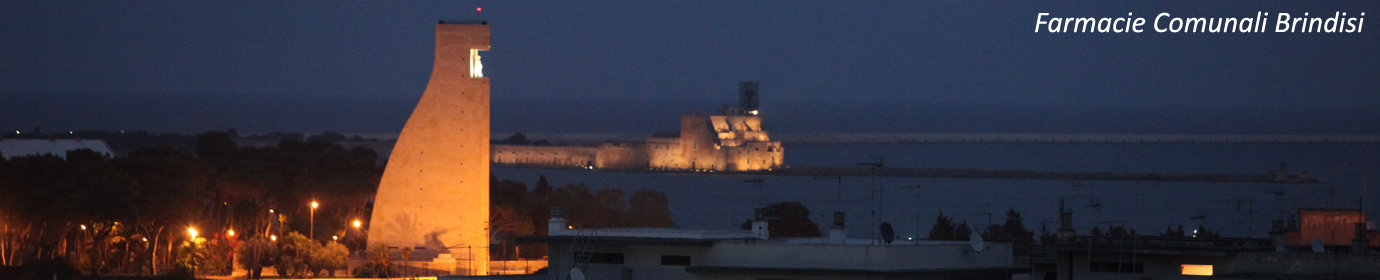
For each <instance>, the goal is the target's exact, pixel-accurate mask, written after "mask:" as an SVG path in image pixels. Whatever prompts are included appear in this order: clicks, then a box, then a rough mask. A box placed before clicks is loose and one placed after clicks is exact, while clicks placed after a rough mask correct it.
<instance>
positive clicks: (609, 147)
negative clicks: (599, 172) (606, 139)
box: [594, 143, 650, 169]
mask: <svg viewBox="0 0 1380 280" xmlns="http://www.w3.org/2000/svg"><path fill="white" fill-rule="evenodd" d="M596 152H597V154H596V156H595V161H594V166H595V167H596V168H599V169H642V168H647V167H648V164H649V163H650V162H649V161H648V159H647V146H646V145H642V144H632V143H604V144H600V145H599V148H598V149H597V151H596Z"/></svg>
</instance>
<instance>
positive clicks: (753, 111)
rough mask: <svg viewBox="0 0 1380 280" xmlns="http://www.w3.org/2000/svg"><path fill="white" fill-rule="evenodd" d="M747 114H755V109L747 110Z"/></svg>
mask: <svg viewBox="0 0 1380 280" xmlns="http://www.w3.org/2000/svg"><path fill="white" fill-rule="evenodd" d="M748 114H753V115H757V110H752V111H748Z"/></svg>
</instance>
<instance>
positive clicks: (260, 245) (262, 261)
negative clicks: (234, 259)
mask: <svg viewBox="0 0 1380 280" xmlns="http://www.w3.org/2000/svg"><path fill="white" fill-rule="evenodd" d="M273 243H274V242H273V241H269V240H267V239H264V238H254V239H250V240H246V241H244V242H242V243H240V245H239V247H236V248H235V255H236V256H239V263H240V266H242V267H244V268H245V269H246V270H249V278H252V279H260V278H262V277H263V271H264V267H266V266H272V265H273V264H274V263H275V262H276V261H277V257H278V246H276V245H274V244H273Z"/></svg>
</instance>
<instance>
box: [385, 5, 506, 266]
mask: <svg viewBox="0 0 1380 280" xmlns="http://www.w3.org/2000/svg"><path fill="white" fill-rule="evenodd" d="M488 49H489V26H488V25H487V24H485V23H482V22H477V23H449V22H441V23H440V24H437V25H436V58H435V61H434V62H433V63H434V64H433V65H432V68H431V80H430V81H429V82H428V83H427V86H426V91H425V92H423V93H422V99H421V100H420V101H418V102H417V108H416V109H414V110H413V111H412V116H411V117H409V118H408V119H407V124H406V125H405V126H403V130H402V133H401V134H400V135H399V136H398V142H397V144H396V145H395V146H394V148H393V154H392V156H390V157H389V159H388V166H387V168H386V169H385V170H384V172H383V179H382V180H381V181H380V182H379V190H378V196H377V197H375V199H374V211H373V217H372V219H371V220H370V225H369V244H370V245H373V244H379V243H383V244H387V245H388V246H389V247H392V248H393V249H396V248H402V247H413V248H416V249H417V250H416V251H417V252H418V253H422V252H427V253H431V252H434V253H435V254H436V259H437V260H438V261H435V263H433V264H430V265H428V267H430V268H433V269H435V268H438V267H439V268H441V269H440V270H450V271H451V273H454V274H460V275H485V274H488V260H489V250H488V247H489V235H488V223H489V79H488V78H484V75H483V73H481V72H480V71H481V70H480V69H482V68H481V67H482V66H481V64H480V63H479V51H484V50H488ZM418 253H414V254H413V257H414V258H416V257H419V256H418ZM423 254H425V253H423ZM424 256H425V255H423V257H424ZM452 258H453V259H452ZM441 260H453V261H441ZM445 262H450V263H449V264H446V263H445Z"/></svg>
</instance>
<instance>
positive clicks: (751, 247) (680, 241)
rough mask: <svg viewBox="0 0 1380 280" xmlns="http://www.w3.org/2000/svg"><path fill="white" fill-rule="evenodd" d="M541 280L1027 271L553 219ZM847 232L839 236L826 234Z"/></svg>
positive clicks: (534, 239) (924, 245)
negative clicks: (582, 225)
mask: <svg viewBox="0 0 1380 280" xmlns="http://www.w3.org/2000/svg"><path fill="white" fill-rule="evenodd" d="M552 217H553V219H552V220H551V221H550V224H549V228H548V229H549V231H550V235H549V236H526V237H519V238H518V241H519V242H526V243H546V244H549V245H550V246H549V256H548V260H549V264H550V265H549V266H548V268H549V269H548V272H547V278H546V279H552V280H556V279H570V278H568V277H569V276H570V275H571V271H572V268H578V269H579V270H580V271H581V273H582V274H583V275H585V276H586V278H587V279H950V278H955V277H958V278H963V279H1003V280H1005V279H1011V276H1012V275H1013V274H1016V273H1025V272H1027V271H1029V269H1026V268H1020V267H1014V266H1013V265H1012V254H1011V244H1008V243H992V242H988V243H981V244H982V246H983V247H982V250H975V248H974V246H973V244H972V243H970V242H960V241H895V242H892V243H890V244H886V243H884V242H882V241H880V240H876V239H860V238H847V237H845V236H834V237H819V238H776V239H771V238H768V236H770V235H769V234H768V228H767V227H766V222H756V223H754V225H753V230H692V229H674V228H607V229H583V228H582V229H575V228H571V227H569V226H567V225H566V224H565V220H564V219H562V218H559V216H558V215H556V214H555V213H553V215H552ZM832 232H835V233H838V232H847V231H846V230H843V231H832Z"/></svg>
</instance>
